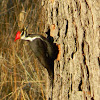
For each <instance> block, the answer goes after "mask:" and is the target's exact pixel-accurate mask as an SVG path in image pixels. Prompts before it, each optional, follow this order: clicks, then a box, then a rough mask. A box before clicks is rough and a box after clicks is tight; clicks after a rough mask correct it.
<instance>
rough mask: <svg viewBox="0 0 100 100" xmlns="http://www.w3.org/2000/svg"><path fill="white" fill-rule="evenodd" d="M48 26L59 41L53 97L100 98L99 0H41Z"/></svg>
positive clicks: (56, 99)
mask: <svg viewBox="0 0 100 100" xmlns="http://www.w3.org/2000/svg"><path fill="white" fill-rule="evenodd" d="M42 5H43V7H44V9H45V20H46V23H45V30H48V26H49V27H50V34H51V35H52V36H53V37H54V41H55V42H56V43H57V44H60V48H61V50H60V52H61V55H60V60H59V61H57V60H55V66H54V88H53V97H52V98H53V100H100V57H99V48H100V47H99V45H100V43H99V39H100V38H99V31H100V1H99V0H42Z"/></svg>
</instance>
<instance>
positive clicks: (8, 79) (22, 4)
mask: <svg viewBox="0 0 100 100" xmlns="http://www.w3.org/2000/svg"><path fill="white" fill-rule="evenodd" d="M41 1H42V0H0V100H44V99H45V94H44V91H45V88H44V87H45V85H46V84H45V80H44V79H43V78H44V77H42V76H44V72H43V70H41V69H42V67H41V65H39V64H38V61H37V59H35V57H34V54H33V53H32V51H31V49H30V47H29V45H28V43H27V42H25V41H24V42H23V41H21V40H18V41H16V42H14V38H15V35H16V33H17V31H18V30H20V29H21V28H23V27H26V26H28V33H30V34H31V33H35V34H42V35H44V34H43V33H44V27H45V26H44V25H45V23H46V22H45V21H46V19H45V14H44V8H43V6H42V5H41Z"/></svg>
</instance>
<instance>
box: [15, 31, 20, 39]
mask: <svg viewBox="0 0 100 100" xmlns="http://www.w3.org/2000/svg"><path fill="white" fill-rule="evenodd" d="M20 36H21V32H20V31H18V32H17V34H16V37H15V40H14V41H16V40H18V39H20Z"/></svg>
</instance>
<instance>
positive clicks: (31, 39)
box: [23, 37, 42, 41]
mask: <svg viewBox="0 0 100 100" xmlns="http://www.w3.org/2000/svg"><path fill="white" fill-rule="evenodd" d="M37 38H40V39H41V37H26V38H23V40H29V41H33V40H35V39H37ZM41 40H42V39H41Z"/></svg>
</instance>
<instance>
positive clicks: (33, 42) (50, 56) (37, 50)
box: [14, 28, 59, 80]
mask: <svg viewBox="0 0 100 100" xmlns="http://www.w3.org/2000/svg"><path fill="white" fill-rule="evenodd" d="M18 39H21V40H25V41H29V45H30V47H31V49H32V51H33V53H34V55H35V56H36V57H37V58H38V60H39V61H40V63H41V64H42V65H43V67H45V68H46V69H47V71H48V73H49V76H50V79H51V80H54V60H55V59H56V58H57V55H58V52H59V51H58V47H57V45H56V43H53V41H51V40H50V39H49V38H46V37H44V36H42V35H40V34H28V33H27V28H23V29H22V30H21V31H18V32H17V34H16V36H15V40H14V41H16V40H18Z"/></svg>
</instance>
